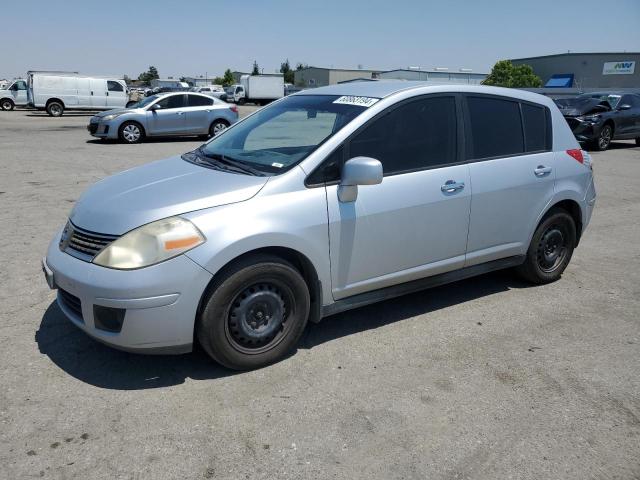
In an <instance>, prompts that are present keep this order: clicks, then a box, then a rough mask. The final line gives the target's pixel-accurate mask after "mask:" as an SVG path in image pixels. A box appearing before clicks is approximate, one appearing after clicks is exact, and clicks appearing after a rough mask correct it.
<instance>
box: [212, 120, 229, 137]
mask: <svg viewBox="0 0 640 480" xmlns="http://www.w3.org/2000/svg"><path fill="white" fill-rule="evenodd" d="M226 129H227V126H226V125H225V124H224V123H222V122H218V123H215V124H214V125H213V135H214V136H216V135H218V134H219V133H220V132H223V131H224V130H226Z"/></svg>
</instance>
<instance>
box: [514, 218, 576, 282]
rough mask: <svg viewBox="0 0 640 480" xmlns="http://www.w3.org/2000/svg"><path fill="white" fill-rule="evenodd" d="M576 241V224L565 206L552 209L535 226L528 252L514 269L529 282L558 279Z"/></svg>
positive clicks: (567, 263) (567, 262)
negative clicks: (520, 263) (522, 261)
mask: <svg viewBox="0 0 640 480" xmlns="http://www.w3.org/2000/svg"><path fill="white" fill-rule="evenodd" d="M575 245H576V224H575V222H574V220H573V218H572V217H571V215H569V214H568V213H567V212H566V211H565V210H562V209H556V210H551V211H550V212H549V213H548V214H547V215H546V216H545V217H544V218H543V219H542V221H541V222H540V224H539V225H538V228H536V231H535V233H534V234H533V238H532V239H531V244H530V245H529V250H528V251H527V256H526V259H525V261H524V263H523V264H522V265H520V266H519V267H518V269H517V271H518V273H519V274H520V276H522V277H523V278H524V279H525V280H528V281H530V282H532V283H537V284H544V283H551V282H555V281H556V280H558V279H559V278H560V277H561V276H562V273H563V272H564V270H565V268H567V265H569V261H570V260H571V256H572V255H573V249H574V248H575Z"/></svg>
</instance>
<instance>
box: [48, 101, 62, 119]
mask: <svg viewBox="0 0 640 480" xmlns="http://www.w3.org/2000/svg"><path fill="white" fill-rule="evenodd" d="M46 110H47V113H48V114H49V115H50V116H51V117H61V116H62V114H63V113H64V105H63V104H62V102H59V101H57V100H53V101H51V102H49V103H47V108H46Z"/></svg>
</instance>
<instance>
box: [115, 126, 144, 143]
mask: <svg viewBox="0 0 640 480" xmlns="http://www.w3.org/2000/svg"><path fill="white" fill-rule="evenodd" d="M118 137H119V138H120V140H121V141H122V142H125V143H139V142H141V141H142V140H143V139H144V131H143V130H142V127H141V126H140V125H139V124H138V123H136V122H124V123H123V124H122V125H120V129H119V130H118Z"/></svg>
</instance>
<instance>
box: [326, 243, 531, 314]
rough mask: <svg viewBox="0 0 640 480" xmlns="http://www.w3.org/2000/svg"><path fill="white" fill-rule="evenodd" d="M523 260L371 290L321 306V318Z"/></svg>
mask: <svg viewBox="0 0 640 480" xmlns="http://www.w3.org/2000/svg"><path fill="white" fill-rule="evenodd" d="M525 258H526V257H525V255H515V256H512V257H507V258H501V259H498V260H493V261H491V262H486V263H481V264H479V265H473V266H471V267H466V268H461V269H459V270H454V271H452V272H445V273H440V274H438V275H433V276H431V277H426V278H421V279H419V280H413V281H411V282H406V283H402V284H399V285H393V286H391V287H386V288H381V289H379V290H373V291H371V292H366V293H361V294H358V295H354V296H353V297H348V298H343V299H342V300H338V301H337V302H335V303H332V304H331V305H325V306H323V307H322V317H328V316H330V315H335V314H336V313H341V312H345V311H347V310H351V309H353V308H358V307H363V306H365V305H369V304H371V303H376V302H380V301H383V300H389V299H391V298H395V297H399V296H401V295H406V294H408V293H414V292H418V291H420V290H426V289H427V288H433V287H438V286H440V285H446V284H447V283H452V282H457V281H458V280H464V279H465V278H470V277H475V276H476V275H482V274H484V273H489V272H493V271H495V270H502V269H504V268H510V267H516V266H518V265H521V264H522V263H524V260H525Z"/></svg>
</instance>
